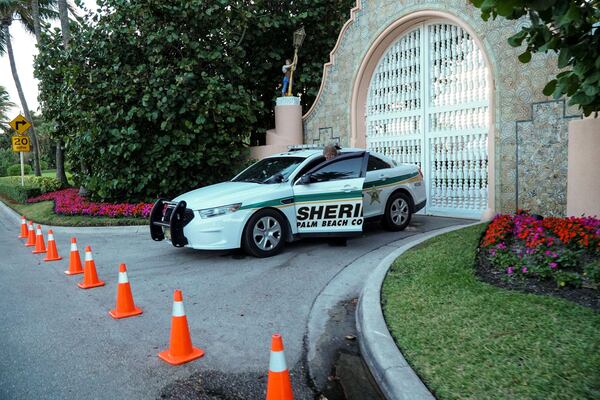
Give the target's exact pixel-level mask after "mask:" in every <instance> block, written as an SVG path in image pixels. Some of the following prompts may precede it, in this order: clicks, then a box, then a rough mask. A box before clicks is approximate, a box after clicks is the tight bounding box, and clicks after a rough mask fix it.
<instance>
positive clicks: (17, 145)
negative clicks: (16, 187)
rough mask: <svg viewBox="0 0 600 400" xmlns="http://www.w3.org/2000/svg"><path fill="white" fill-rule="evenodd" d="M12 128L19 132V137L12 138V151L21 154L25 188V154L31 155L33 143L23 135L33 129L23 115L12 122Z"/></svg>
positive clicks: (22, 181)
mask: <svg viewBox="0 0 600 400" xmlns="http://www.w3.org/2000/svg"><path fill="white" fill-rule="evenodd" d="M10 126H11V127H12V128H13V129H14V130H15V131H17V135H14V136H13V137H12V149H13V151H14V152H15V153H20V154H19V158H20V160H21V186H25V160H24V157H23V153H24V152H25V153H29V152H30V151H31V141H30V140H29V137H28V136H26V135H23V134H24V133H25V132H27V130H29V128H31V123H30V122H29V121H27V119H25V117H24V116H23V115H21V114H19V115H17V117H16V118H15V119H13V120H12V121H10Z"/></svg>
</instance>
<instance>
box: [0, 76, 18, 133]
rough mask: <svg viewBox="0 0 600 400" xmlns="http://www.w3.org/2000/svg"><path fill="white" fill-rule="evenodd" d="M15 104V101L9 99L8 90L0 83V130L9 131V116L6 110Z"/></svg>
mask: <svg viewBox="0 0 600 400" xmlns="http://www.w3.org/2000/svg"><path fill="white" fill-rule="evenodd" d="M14 106H15V103H13V102H12V101H10V97H9V96H8V92H7V91H6V88H5V87H4V86H1V85H0V130H3V131H5V132H8V131H9V129H10V128H9V125H8V121H9V120H10V117H9V115H8V111H9V110H10V109H11V108H13V107H14Z"/></svg>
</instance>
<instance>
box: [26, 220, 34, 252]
mask: <svg viewBox="0 0 600 400" xmlns="http://www.w3.org/2000/svg"><path fill="white" fill-rule="evenodd" d="M25 246H27V247H32V246H35V231H34V230H33V221H29V223H28V224H27V242H25Z"/></svg>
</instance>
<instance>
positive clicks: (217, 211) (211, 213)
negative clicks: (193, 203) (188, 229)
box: [198, 203, 242, 218]
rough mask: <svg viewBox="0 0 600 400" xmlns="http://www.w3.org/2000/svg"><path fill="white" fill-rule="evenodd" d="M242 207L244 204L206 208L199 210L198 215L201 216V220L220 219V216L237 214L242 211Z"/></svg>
mask: <svg viewBox="0 0 600 400" xmlns="http://www.w3.org/2000/svg"><path fill="white" fill-rule="evenodd" d="M241 206H242V203H236V204H229V205H227V206H220V207H212V208H205V209H203V210H198V213H199V214H200V218H211V217H218V216H219V215H225V214H230V213H232V212H236V211H237V210H239V209H240V207H241Z"/></svg>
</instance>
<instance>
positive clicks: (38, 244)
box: [32, 225, 46, 254]
mask: <svg viewBox="0 0 600 400" xmlns="http://www.w3.org/2000/svg"><path fill="white" fill-rule="evenodd" d="M45 252H46V244H45V243H44V234H43V233H42V227H41V226H39V225H38V226H37V229H36V230H35V249H33V251H32V253H33V254H41V253H45Z"/></svg>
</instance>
